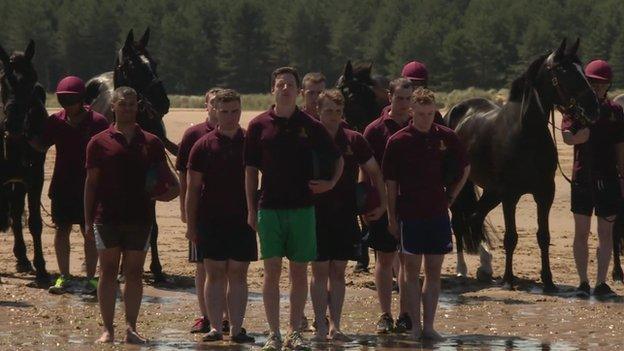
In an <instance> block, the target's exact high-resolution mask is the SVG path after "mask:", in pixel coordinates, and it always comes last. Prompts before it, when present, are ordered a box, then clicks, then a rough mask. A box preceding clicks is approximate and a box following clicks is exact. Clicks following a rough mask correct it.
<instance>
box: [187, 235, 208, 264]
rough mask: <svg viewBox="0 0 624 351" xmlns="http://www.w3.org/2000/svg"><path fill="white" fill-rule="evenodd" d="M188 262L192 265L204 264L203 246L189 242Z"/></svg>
mask: <svg viewBox="0 0 624 351" xmlns="http://www.w3.org/2000/svg"><path fill="white" fill-rule="evenodd" d="M188 252H189V253H188V261H189V262H191V263H202V262H203V261H204V256H203V254H202V250H201V245H198V244H196V243H194V242H192V241H190V240H189V249H188Z"/></svg>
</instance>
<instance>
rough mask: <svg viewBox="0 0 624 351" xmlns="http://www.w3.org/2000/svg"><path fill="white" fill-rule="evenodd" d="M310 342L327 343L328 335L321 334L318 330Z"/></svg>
mask: <svg viewBox="0 0 624 351" xmlns="http://www.w3.org/2000/svg"><path fill="white" fill-rule="evenodd" d="M310 341H314V342H326V341H327V333H319V332H318V330H317V331H316V332H315V333H314V336H313V337H312V338H310Z"/></svg>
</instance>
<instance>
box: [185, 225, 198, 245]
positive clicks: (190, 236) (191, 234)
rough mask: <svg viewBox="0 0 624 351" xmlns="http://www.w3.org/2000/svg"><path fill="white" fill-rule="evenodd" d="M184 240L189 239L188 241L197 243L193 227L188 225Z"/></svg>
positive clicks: (195, 231)
mask: <svg viewBox="0 0 624 351" xmlns="http://www.w3.org/2000/svg"><path fill="white" fill-rule="evenodd" d="M186 238H187V239H189V241H192V242H194V243H196V242H197V229H195V228H193V226H190V225H189V226H187V229H186Z"/></svg>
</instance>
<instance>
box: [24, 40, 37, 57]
mask: <svg viewBox="0 0 624 351" xmlns="http://www.w3.org/2000/svg"><path fill="white" fill-rule="evenodd" d="M34 56H35V41H34V40H32V39H30V41H29V42H28V46H27V47H26V50H25V51H24V58H26V60H28V61H32V59H33V57H34Z"/></svg>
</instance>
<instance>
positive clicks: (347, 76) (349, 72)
mask: <svg viewBox="0 0 624 351" xmlns="http://www.w3.org/2000/svg"><path fill="white" fill-rule="evenodd" d="M342 76H343V77H344V80H345V81H350V80H353V66H352V65H351V60H349V61H347V64H346V65H345V68H344V71H343V72H342Z"/></svg>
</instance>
